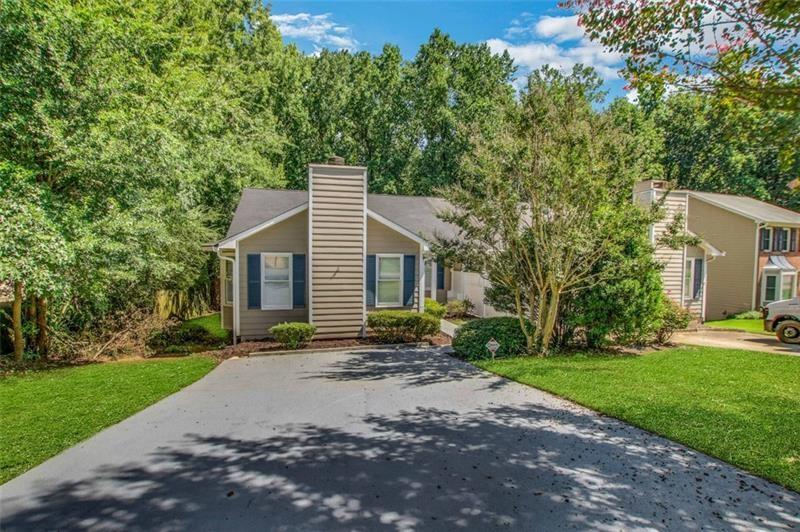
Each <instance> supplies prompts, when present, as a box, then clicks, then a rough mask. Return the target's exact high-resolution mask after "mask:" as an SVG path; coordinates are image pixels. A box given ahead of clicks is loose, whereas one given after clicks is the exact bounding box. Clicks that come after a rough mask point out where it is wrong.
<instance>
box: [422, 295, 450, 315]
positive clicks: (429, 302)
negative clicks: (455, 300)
mask: <svg viewBox="0 0 800 532" xmlns="http://www.w3.org/2000/svg"><path fill="white" fill-rule="evenodd" d="M425 313H426V314H430V315H431V316H433V317H435V318H436V319H442V318H444V316H445V314H447V307H445V306H444V305H442V304H441V303H439V302H438V301H436V300H435V299H431V298H429V297H426V298H425Z"/></svg>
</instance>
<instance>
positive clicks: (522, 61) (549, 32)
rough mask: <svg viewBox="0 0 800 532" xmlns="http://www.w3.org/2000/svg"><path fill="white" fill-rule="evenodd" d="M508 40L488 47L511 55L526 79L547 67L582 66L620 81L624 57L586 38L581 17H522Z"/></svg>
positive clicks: (508, 31) (509, 30) (513, 24)
mask: <svg viewBox="0 0 800 532" xmlns="http://www.w3.org/2000/svg"><path fill="white" fill-rule="evenodd" d="M504 37H505V38H503V39H499V38H495V39H489V40H488V41H486V43H487V44H488V45H489V47H490V48H491V49H492V51H493V52H495V53H500V52H503V51H507V52H508V53H509V55H510V56H511V57H512V59H514V62H515V63H516V64H517V66H518V67H519V73H520V75H521V76H522V77H523V78H524V77H525V76H527V74H528V73H529V72H530V71H531V70H536V69H537V68H541V67H542V66H544V65H550V66H552V67H554V68H558V69H560V70H563V71H568V70H571V69H572V67H573V66H575V65H577V64H578V63H581V64H584V65H587V66H591V67H594V69H595V70H597V72H598V74H600V75H601V76H602V77H603V78H604V79H607V80H611V79H618V78H619V74H618V71H619V70H620V68H622V63H623V57H622V56H621V55H620V54H618V53H613V52H609V51H607V50H605V48H604V47H603V46H602V45H600V44H599V43H596V42H593V41H591V40H590V39H589V38H588V37H586V34H585V32H584V30H583V28H581V27H580V26H579V25H578V16H577V15H570V16H563V17H554V16H549V15H542V16H539V17H536V16H534V15H531V14H530V13H522V14H521V15H520V16H519V17H517V18H516V19H514V20H512V21H511V24H510V26H509V27H508V28H506V30H505V32H504ZM518 81H520V80H518ZM522 81H524V80H522Z"/></svg>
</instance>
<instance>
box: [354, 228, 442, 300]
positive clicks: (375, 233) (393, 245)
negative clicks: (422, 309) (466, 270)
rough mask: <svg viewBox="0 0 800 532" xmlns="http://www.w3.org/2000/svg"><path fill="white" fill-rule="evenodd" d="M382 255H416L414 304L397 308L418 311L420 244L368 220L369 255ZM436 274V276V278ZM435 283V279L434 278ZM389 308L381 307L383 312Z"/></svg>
mask: <svg viewBox="0 0 800 532" xmlns="http://www.w3.org/2000/svg"><path fill="white" fill-rule="evenodd" d="M380 253H395V254H396V253H400V254H402V255H414V256H415V257H416V259H415V260H414V304H413V306H411V307H408V306H406V307H396V308H405V309H417V308H418V307H417V305H418V301H419V300H418V298H419V276H420V272H419V242H415V241H413V240H411V239H410V238H408V237H407V236H404V235H402V234H400V233H398V232H397V231H395V230H394V229H392V228H391V227H387V226H386V225H384V224H382V223H381V222H378V221H377V220H373V219H372V218H368V219H367V255H377V254H380ZM435 275H436V274H435V272H434V276H435ZM434 282H435V278H434ZM387 308H389V307H381V310H384V309H387ZM374 309H375V307H367V310H374Z"/></svg>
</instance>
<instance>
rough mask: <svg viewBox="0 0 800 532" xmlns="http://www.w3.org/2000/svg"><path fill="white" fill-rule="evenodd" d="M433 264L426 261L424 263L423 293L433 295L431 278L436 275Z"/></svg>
mask: <svg viewBox="0 0 800 532" xmlns="http://www.w3.org/2000/svg"><path fill="white" fill-rule="evenodd" d="M434 264H436V263H435V262H431V261H428V262H426V263H425V291H426V292H430V293H433V281H434V279H433V277H434V275H436V268H435V267H434Z"/></svg>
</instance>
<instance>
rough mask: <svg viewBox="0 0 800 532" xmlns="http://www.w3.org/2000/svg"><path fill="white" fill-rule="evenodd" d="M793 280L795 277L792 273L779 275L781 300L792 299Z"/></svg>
mask: <svg viewBox="0 0 800 532" xmlns="http://www.w3.org/2000/svg"><path fill="white" fill-rule="evenodd" d="M795 279H796V275H795V274H794V273H784V274H781V299H792V298H793V297H794V292H795V286H794V282H795Z"/></svg>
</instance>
